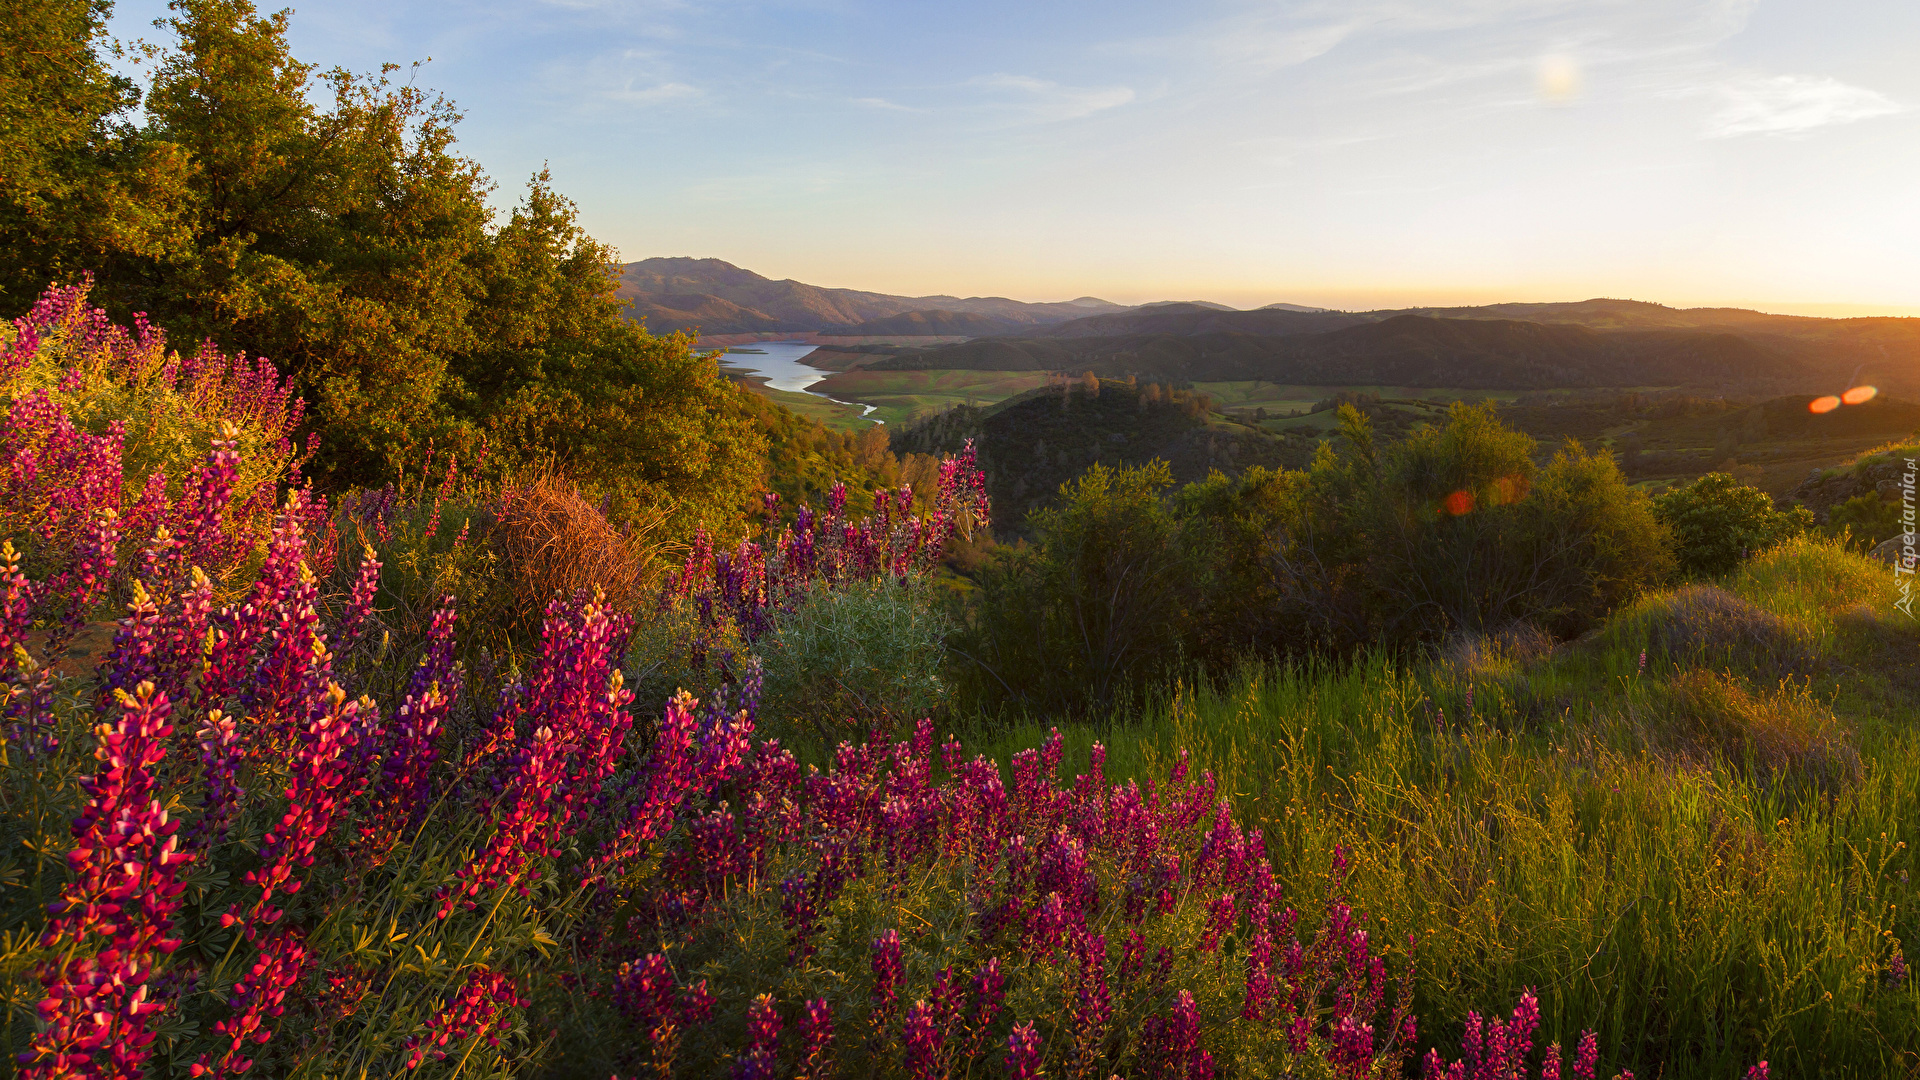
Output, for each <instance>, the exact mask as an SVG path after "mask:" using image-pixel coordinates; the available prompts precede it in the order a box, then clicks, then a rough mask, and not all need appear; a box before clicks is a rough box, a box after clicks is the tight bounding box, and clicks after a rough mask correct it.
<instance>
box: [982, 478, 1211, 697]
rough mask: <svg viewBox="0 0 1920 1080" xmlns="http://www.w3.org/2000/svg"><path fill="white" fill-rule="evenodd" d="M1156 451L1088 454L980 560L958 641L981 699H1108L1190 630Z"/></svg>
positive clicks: (1126, 691)
mask: <svg viewBox="0 0 1920 1080" xmlns="http://www.w3.org/2000/svg"><path fill="white" fill-rule="evenodd" d="M1172 484H1173V476H1172V474H1171V473H1170V472H1169V471H1168V468H1167V463H1166V462H1164V461H1158V460H1156V461H1152V462H1149V463H1148V464H1146V465H1141V466H1137V467H1122V468H1120V469H1109V468H1107V467H1106V466H1104V465H1095V466H1094V467H1093V468H1091V469H1088V470H1087V471H1086V473H1085V474H1083V475H1082V476H1081V477H1080V478H1079V479H1078V480H1074V481H1071V482H1069V483H1067V484H1063V485H1062V486H1061V488H1060V499H1059V502H1058V503H1057V504H1056V505H1054V506H1050V507H1047V508H1045V509H1042V510H1040V511H1037V512H1036V513H1035V514H1034V515H1033V517H1032V519H1031V529H1032V532H1033V535H1034V543H1033V545H1032V546H1031V547H1026V548H1019V549H1005V550H1003V551H1001V552H1000V553H999V554H998V555H997V556H996V557H995V558H993V559H992V560H991V561H990V562H989V563H988V564H987V565H986V566H984V567H983V568H982V569H981V571H980V573H979V575H978V582H979V586H980V589H979V593H978V596H977V598H976V602H975V603H974V604H973V606H972V608H971V610H970V611H969V613H968V625H967V627H966V630H965V632H964V633H963V634H962V635H961V636H960V639H959V643H958V645H957V647H956V653H957V655H958V657H959V658H960V659H961V660H962V661H963V671H964V672H965V674H966V678H967V679H968V682H969V687H970V689H971V690H973V691H974V692H975V694H976V695H977V697H978V699H979V700H980V701H982V702H983V703H985V704H987V705H988V706H989V707H996V706H999V705H1016V706H1019V707H1022V708H1027V709H1035V710H1044V711H1056V710H1057V711H1079V710H1083V709H1087V708H1091V707H1101V708H1104V707H1110V706H1112V705H1113V704H1114V703H1116V702H1117V701H1121V700H1124V699H1125V698H1127V697H1128V696H1129V695H1130V694H1132V693H1134V692H1135V691H1136V690H1138V689H1139V688H1140V686H1141V685H1142V684H1143V682H1144V680H1146V679H1147V678H1148V677H1150V676H1152V675H1157V674H1160V672H1161V670H1162V669H1163V667H1164V666H1165V665H1166V664H1167V663H1170V662H1172V661H1173V660H1174V659H1176V658H1177V657H1178V656H1179V654H1180V650H1181V649H1182V648H1183V647H1184V646H1185V644H1186V639H1187V636H1188V634H1189V632H1190V626H1191V620H1190V617H1189V606H1190V603H1191V599H1192V594H1193V588H1192V586H1193V575H1192V572H1191V571H1192V569H1193V566H1192V556H1193V548H1192V545H1190V544H1188V543H1186V542H1184V541H1183V540H1182V538H1181V536H1180V522H1179V519H1178V518H1177V517H1176V516H1175V514H1174V511H1173V508H1172V507H1171V506H1170V505H1169V504H1168V502H1167V501H1166V500H1165V499H1164V498H1163V493H1164V492H1165V491H1166V489H1167V488H1168V487H1170V486H1171V485H1172Z"/></svg>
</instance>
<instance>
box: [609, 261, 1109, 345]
mask: <svg viewBox="0 0 1920 1080" xmlns="http://www.w3.org/2000/svg"><path fill="white" fill-rule="evenodd" d="M614 295H615V296H617V297H618V298H620V299H622V300H626V301H629V302H630V303H631V306H630V307H629V309H628V310H629V312H630V314H631V315H632V317H634V318H636V319H645V320H646V323H647V326H648V327H649V328H650V329H653V330H655V331H669V330H695V329H697V330H699V331H701V332H703V333H707V334H736V333H754V332H760V331H797V332H805V331H826V330H845V329H846V328H849V327H856V326H860V325H862V324H864V323H868V322H871V321H873V320H876V319H886V318H890V317H892V316H896V315H905V314H908V313H911V312H933V311H941V312H948V313H952V314H956V315H979V316H985V317H987V318H991V319H995V320H999V322H1000V324H1001V325H1002V326H1003V327H1020V326H1037V325H1042V324H1050V323H1056V322H1064V321H1066V320H1068V319H1074V318H1078V317H1080V316H1083V315H1089V314H1098V313H1103V312H1111V311H1124V310H1126V309H1125V308H1124V307H1123V306H1122V305H1119V304H1113V303H1109V302H1107V301H1105V300H1100V299H1097V298H1095V297H1091V296H1083V297H1081V298H1079V299H1077V300H1066V301H1061V302H1059V303H1044V304H1030V303H1026V302H1023V301H1020V300H1008V299H1006V298H1005V297H999V296H974V297H965V298H962V297H958V296H919V297H912V296H893V295H890V294H887V293H875V292H863V291H861V290H858V289H827V288H822V287H820V286H818V285H808V284H805V283H803V282H799V281H793V280H790V279H789V280H785V281H774V280H772V279H770V278H765V277H762V276H760V275H759V274H756V273H754V272H753V271H751V270H743V269H741V268H740V267H738V266H734V265H733V264H732V263H727V262H722V261H721V260H719V259H689V258H665V259H643V260H641V261H640V262H635V263H628V264H626V265H625V266H623V267H622V268H621V272H620V283H619V287H618V288H617V289H616V290H615V293H614ZM889 332H891V333H899V331H889Z"/></svg>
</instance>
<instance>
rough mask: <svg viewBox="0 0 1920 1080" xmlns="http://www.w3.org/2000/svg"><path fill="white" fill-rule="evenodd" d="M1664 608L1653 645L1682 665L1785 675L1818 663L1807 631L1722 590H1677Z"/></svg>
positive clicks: (1655, 620) (1654, 626)
mask: <svg viewBox="0 0 1920 1080" xmlns="http://www.w3.org/2000/svg"><path fill="white" fill-rule="evenodd" d="M1664 608H1665V610H1664V611H1655V612H1654V613H1653V620H1652V625H1651V628H1650V629H1651V631H1652V633H1651V639H1652V641H1651V644H1652V645H1653V647H1654V648H1656V649H1659V650H1661V651H1663V652H1665V653H1666V654H1667V656H1668V657H1669V658H1670V659H1672V660H1674V661H1676V662H1678V663H1681V664H1705V665H1708V666H1714V667H1719V666H1724V665H1733V666H1737V667H1740V668H1744V669H1747V670H1750V671H1757V672H1768V673H1771V674H1774V675H1785V674H1787V673H1789V672H1794V671H1802V672H1804V671H1808V670H1811V669H1812V667H1813V665H1814V663H1815V661H1816V659H1817V655H1816V653H1815V651H1814V648H1813V643H1812V641H1811V640H1810V638H1809V635H1808V634H1807V633H1806V631H1805V630H1803V629H1801V628H1800V627H1799V626H1796V625H1795V624H1794V623H1793V622H1791V621H1790V620H1787V619H1784V618H1781V617H1780V616H1778V615H1775V614H1774V613H1773V612H1771V611H1768V610H1766V609H1765V608H1762V607H1759V606H1758V605H1755V604H1752V603H1749V602H1748V601H1746V600H1743V599H1741V598H1740V597H1738V596H1735V595H1734V594H1733V593H1730V592H1728V591H1727V590H1725V589H1722V588H1720V587H1719V586H1717V585H1689V586H1687V587H1685V588H1682V589H1676V590H1675V591H1674V592H1673V593H1671V594H1669V595H1668V596H1667V597H1666V598H1665V604H1664Z"/></svg>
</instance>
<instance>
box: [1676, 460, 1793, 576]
mask: <svg viewBox="0 0 1920 1080" xmlns="http://www.w3.org/2000/svg"><path fill="white" fill-rule="evenodd" d="M1653 505H1654V512H1655V513H1656V514H1658V515H1659V516H1660V520H1661V521H1662V522H1664V523H1666V525H1667V527H1668V528H1669V529H1671V530H1673V539H1674V551H1675V555H1676V556H1677V557H1678V559H1679V562H1680V570H1681V572H1682V573H1685V574H1690V575H1694V576H1700V577H1705V576H1712V575H1715V574H1724V573H1726V572H1727V571H1729V570H1732V569H1733V568H1734V567H1736V566H1738V565H1740V562H1741V560H1743V559H1745V558H1746V557H1747V556H1749V555H1751V554H1753V553H1755V552H1759V551H1762V550H1765V549H1766V548H1770V547H1773V546H1774V545H1776V544H1778V543H1780V542H1781V541H1783V540H1789V539H1792V538H1793V537H1795V536H1798V535H1800V534H1801V533H1803V532H1805V531H1807V530H1808V529H1809V528H1811V527H1812V526H1813V512H1812V511H1811V510H1808V509H1807V508H1806V507H1804V506H1796V507H1794V508H1793V509H1792V510H1790V511H1788V510H1779V509H1776V508H1775V507H1774V505H1773V499H1772V497H1770V496H1769V495H1768V494H1767V493H1766V492H1764V491H1761V490H1760V489H1759V488H1756V487H1749V486H1748V485H1746V484H1742V483H1740V482H1739V481H1738V480H1735V479H1734V478H1733V477H1731V476H1729V475H1728V474H1726V473H1708V474H1707V475H1705V476H1703V477H1701V478H1700V479H1698V480H1695V481H1694V482H1693V483H1691V484H1688V485H1686V486H1685V487H1680V488H1675V489H1674V490H1672V491H1669V492H1666V493H1665V494H1663V495H1659V496H1656V497H1655V498H1654V500H1653Z"/></svg>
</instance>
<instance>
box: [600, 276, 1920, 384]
mask: <svg viewBox="0 0 1920 1080" xmlns="http://www.w3.org/2000/svg"><path fill="white" fill-rule="evenodd" d="M618 295H620V296H621V297H623V298H626V299H628V300H630V301H631V307H630V309H629V310H630V311H631V313H632V314H633V316H634V317H635V318H642V319H645V320H646V322H647V325H648V327H649V328H651V329H653V330H655V331H658V332H664V331H669V330H697V331H698V332H700V333H703V334H706V335H718V334H740V333H805V332H815V333H822V332H824V333H830V334H834V335H840V336H848V337H860V336H868V337H923V338H936V337H946V338H948V339H952V338H954V337H965V338H969V339H971V340H967V341H962V342H959V343H956V344H941V345H931V346H928V347H926V348H920V349H913V350H910V351H904V352H898V353H896V354H895V355H892V356H882V357H880V358H879V359H878V360H877V362H874V363H872V364H868V365H865V366H868V367H870V368H872V369H874V370H896V371H911V370H946V369H974V370H1000V371H1035V370H1049V371H1061V370H1069V371H1074V372H1079V371H1089V370H1090V371H1094V372H1097V373H1099V374H1101V375H1107V376H1114V377H1119V376H1126V375H1141V376H1149V377H1154V378H1163V379H1172V380H1176V381H1178V380H1191V381H1210V380H1227V379H1264V380H1268V381H1271V382H1279V383H1297V384H1306V385H1392V386H1433V387H1440V386H1451V387H1461V388H1474V389H1495V388H1500V389H1543V388H1549V387H1586V386H1593V387H1597V386H1613V387H1622V386H1683V387H1689V388H1698V389H1705V390H1712V391H1715V392H1719V393H1728V392H1741V393H1763V394H1775V393H1798V392H1803V391H1810V392H1815V393H1837V392H1839V391H1840V390H1843V389H1846V388H1847V387H1849V386H1853V385H1856V384H1859V383H1871V384H1873V385H1877V386H1879V387H1881V388H1882V389H1896V390H1900V391H1902V392H1905V393H1913V392H1915V391H1920V319H1912V318H1857V319H1821V318H1811V317H1806V316H1795V315H1773V314H1768V313H1765V312H1759V311H1749V310H1745V309H1741V308H1672V307H1667V306H1664V305H1661V304H1654V303H1648V302H1645V301H1639V300H1617V299H1593V300H1582V301H1573V302H1564V303H1511V304H1489V305H1484V306H1479V307H1446V308H1441V307H1431V308H1403V309H1393V310H1381V311H1365V312H1342V311H1329V310H1326V309H1322V308H1310V307H1304V306H1301V305H1297V304H1271V305H1268V306H1267V307H1264V308H1259V309H1256V310H1253V311H1240V310H1236V309H1233V308H1229V307H1225V306H1223V305H1220V304H1214V303H1210V302H1207V301H1184V302H1172V303H1156V304H1144V305H1139V306H1134V307H1128V306H1125V305H1121V304H1115V303H1112V302H1110V301H1106V300H1101V299H1098V298H1095V297H1081V298H1079V299H1077V300H1069V301H1062V302H1056V303H1027V302H1024V301H1019V300H1009V299H1007V298H1005V297H978V296H976V297H965V298H962V297H955V296H917V297H909V296H895V295H890V294H886V293H874V292H862V291H860V290H856V289H829V288H822V287H820V286H816V285H808V284H805V283H803V282H798V281H792V280H785V281H774V280H771V279H769V278H765V277H762V276H760V275H759V274H755V273H753V272H752V271H749V270H744V269H741V268H740V267H737V266H734V265H732V264H730V263H726V262H722V261H721V260H719V259H690V258H659V259H647V260H644V261H641V262H636V263H629V264H627V265H626V266H625V267H623V268H622V272H621V276H620V285H619V292H618Z"/></svg>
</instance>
